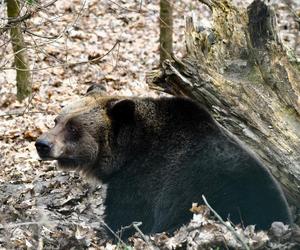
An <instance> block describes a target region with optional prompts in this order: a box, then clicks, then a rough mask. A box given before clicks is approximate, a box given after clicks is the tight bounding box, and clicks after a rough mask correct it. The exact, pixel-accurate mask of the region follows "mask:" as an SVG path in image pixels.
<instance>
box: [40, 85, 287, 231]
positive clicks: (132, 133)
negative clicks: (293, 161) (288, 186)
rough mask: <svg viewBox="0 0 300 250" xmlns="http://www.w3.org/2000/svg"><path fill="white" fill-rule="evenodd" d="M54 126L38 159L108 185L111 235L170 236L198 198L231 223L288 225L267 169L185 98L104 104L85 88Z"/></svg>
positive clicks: (106, 99)
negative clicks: (131, 231) (134, 231)
mask: <svg viewBox="0 0 300 250" xmlns="http://www.w3.org/2000/svg"><path fill="white" fill-rule="evenodd" d="M55 123H56V125H55V127H54V128H52V129H50V130H49V131H48V132H46V133H44V134H42V135H41V136H40V137H39V138H38V140H37V141H36V148H37V151H38V153H39V155H40V157H41V159H42V160H56V161H57V162H58V165H59V166H60V167H62V168H71V169H78V170H80V171H82V172H84V173H85V174H87V175H90V176H94V177H97V178H99V179H100V180H102V182H104V183H107V185H108V187H107V195H106V199H105V207H106V208H105V214H106V217H105V221H106V223H107V224H108V225H109V226H110V227H111V229H112V230H115V231H117V230H118V229H120V228H121V227H122V226H127V225H130V224H131V223H132V222H134V221H141V222H142V226H141V230H142V231H143V232H144V233H146V234H148V233H156V232H162V231H168V232H172V231H174V230H175V229H178V228H179V227H180V226H182V225H183V224H186V223H188V222H189V220H190V219H191V213H190V212H189V208H190V207H191V205H192V203H193V202H198V203H200V204H201V203H203V201H202V198H201V196H202V195H205V197H206V199H207V200H208V202H209V203H210V205H211V206H212V207H213V208H214V209H215V210H216V211H217V212H218V213H219V214H220V215H221V216H222V217H223V218H224V219H227V218H229V219H230V220H231V221H232V222H233V223H243V225H249V224H255V225H256V226H257V228H259V229H267V228H268V227H269V226H270V225H271V223H272V222H273V221H282V222H284V223H291V216H290V212H289V209H288V205H287V202H286V199H285V197H284V195H283V192H282V190H281V188H280V187H279V185H278V184H277V183H276V181H275V180H274V178H273V177H272V176H271V174H270V173H269V172H268V171H267V169H266V168H265V167H264V166H263V165H262V164H261V163H260V162H259V161H258V160H257V159H256V158H255V157H254V156H253V155H252V154H251V153H250V152H249V151H248V150H246V149H245V148H244V147H243V146H241V144H240V143H239V142H237V141H236V140H235V139H233V138H232V137H231V136H229V135H228V134H227V133H225V132H224V131H223V130H222V129H221V128H220V127H219V126H218V125H217V124H216V122H214V120H213V119H212V117H211V115H210V114H209V113H208V112H207V111H206V110H205V109H204V108H202V107H201V106H199V105H198V104H196V103H195V102H193V101H192V100H190V99H187V98H179V97H164V98H157V99H155V98H135V97H110V96H103V94H102V93H101V91H97V89H91V90H90V91H89V92H88V93H87V95H86V96H84V97H83V98H81V99H80V100H77V101H75V102H73V103H71V104H70V105H68V106H66V107H65V108H63V110H62V112H61V113H60V114H59V115H58V116H57V118H56V119H55ZM126 235H127V236H128V234H126Z"/></svg>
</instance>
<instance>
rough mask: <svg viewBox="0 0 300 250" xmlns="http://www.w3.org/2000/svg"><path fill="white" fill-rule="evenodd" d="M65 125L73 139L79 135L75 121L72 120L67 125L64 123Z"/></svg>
mask: <svg viewBox="0 0 300 250" xmlns="http://www.w3.org/2000/svg"><path fill="white" fill-rule="evenodd" d="M66 127H67V130H68V133H69V135H70V136H71V137H72V138H73V139H75V138H78V137H79V129H78V127H77V126H76V124H75V123H73V122H68V123H67V125H66Z"/></svg>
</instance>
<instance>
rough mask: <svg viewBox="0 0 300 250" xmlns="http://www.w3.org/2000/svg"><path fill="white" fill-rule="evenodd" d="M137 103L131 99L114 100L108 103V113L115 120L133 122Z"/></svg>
mask: <svg viewBox="0 0 300 250" xmlns="http://www.w3.org/2000/svg"><path fill="white" fill-rule="evenodd" d="M134 111H135V103H134V101H133V100H131V99H122V100H114V101H111V102H109V103H108V104H107V114H108V115H109V116H110V117H111V118H112V119H113V120H115V121H123V122H133V121H134Z"/></svg>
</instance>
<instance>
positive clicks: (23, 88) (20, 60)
mask: <svg viewBox="0 0 300 250" xmlns="http://www.w3.org/2000/svg"><path fill="white" fill-rule="evenodd" d="M19 14H20V2H19V1H18V0H7V16H8V18H9V19H8V23H10V35H11V42H12V47H13V51H14V56H15V67H16V71H17V79H16V80H17V98H18V100H19V101H22V100H23V99H25V98H26V97H27V96H29V95H30V94H31V82H30V79H31V78H30V71H29V65H28V58H27V53H26V45H25V43H24V38H23V34H22V31H21V27H20V22H16V23H14V22H12V20H14V19H15V18H17V17H18V16H19Z"/></svg>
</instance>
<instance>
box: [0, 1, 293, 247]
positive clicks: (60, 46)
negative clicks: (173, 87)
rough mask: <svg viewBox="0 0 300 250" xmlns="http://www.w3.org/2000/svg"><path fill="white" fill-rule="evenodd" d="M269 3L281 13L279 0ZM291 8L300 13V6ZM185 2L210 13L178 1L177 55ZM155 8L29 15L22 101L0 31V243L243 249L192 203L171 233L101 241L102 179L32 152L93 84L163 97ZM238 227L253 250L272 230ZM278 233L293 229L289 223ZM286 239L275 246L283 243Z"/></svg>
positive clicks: (116, 5)
mask: <svg viewBox="0 0 300 250" xmlns="http://www.w3.org/2000/svg"><path fill="white" fill-rule="evenodd" d="M274 2H275V7H276V6H277V7H278V9H279V10H280V11H281V12H282V10H283V9H284V6H283V5H282V4H281V3H280V2H279V3H277V2H276V1H274ZM276 4H277V5H276ZM27 7H28V6H27ZM296 7H297V8H298V9H297V8H296V9H295V11H297V10H298V11H299V4H298V5H297V6H296ZM24 10H26V5H25V6H24V9H23V11H24ZM191 10H192V11H196V12H197V15H198V16H200V17H201V18H202V19H203V20H208V18H209V16H210V12H209V10H208V8H206V7H205V6H203V5H199V4H198V3H197V2H193V1H184V3H183V2H179V1H178V2H176V3H174V52H175V55H176V56H177V57H179V58H180V57H181V56H183V55H185V54H186V52H185V45H184V42H183V41H184V16H185V15H186V13H188V12H190V11H191ZM0 13H1V14H0V19H1V22H0V25H1V26H2V25H4V24H5V21H3V20H6V19H5V8H4V6H3V5H2V6H1V7H0ZM22 13H23V12H22ZM281 15H287V14H286V12H285V13H284V12H283V14H281ZM158 16H159V1H149V0H147V1H134V0H129V1H111V0H105V1H96V0H90V1H85V0H82V1H81V0H73V1H72V2H71V1H61V0H59V1H56V2H55V3H54V4H53V5H51V6H50V7H48V8H47V9H46V10H44V11H40V12H38V13H36V14H35V15H34V16H33V17H32V18H31V19H30V20H27V21H26V30H27V31H29V32H30V33H28V32H27V33H26V30H25V31H24V36H25V40H26V43H27V45H28V56H29V62H30V67H31V69H32V89H33V94H32V96H31V97H29V98H27V99H26V100H25V102H24V103H19V102H18V101H17V100H16V97H15V94H16V88H15V86H16V82H15V76H16V73H15V70H14V69H13V54H12V48H11V45H10V43H9V36H8V33H4V34H2V35H1V43H2V42H3V46H1V47H0V50H1V54H2V55H3V56H2V57H1V58H0V69H1V70H0V121H1V126H0V164H1V169H0V201H1V203H0V214H1V215H0V247H1V248H3V249H122V248H123V249H131V248H130V246H129V244H131V246H132V247H133V248H135V249H157V248H159V249H199V247H200V249H208V248H209V247H208V245H209V242H210V244H211V242H214V243H213V244H215V246H216V247H217V246H219V245H222V244H223V245H224V244H225V246H228V247H229V248H230V247H236V249H238V248H240V242H238V241H237V240H236V239H235V238H234V237H233V236H232V235H231V232H230V231H228V230H226V228H225V227H224V225H222V224H221V223H219V222H214V221H212V220H211V216H209V213H201V211H202V209H200V210H199V211H198V210H197V209H196V211H194V212H195V215H194V219H193V220H192V222H191V223H190V224H189V225H187V226H184V227H183V228H181V229H180V230H179V231H178V232H177V233H176V235H175V236H174V237H171V236H169V235H167V234H165V233H162V234H157V235H155V236H151V237H150V238H148V240H145V238H144V237H141V235H138V234H137V235H136V237H133V238H131V239H130V241H129V243H128V245H127V246H122V244H120V243H119V244H117V245H114V244H112V243H108V242H105V240H104V239H103V237H102V236H103V231H102V227H103V225H102V224H101V223H102V220H103V213H104V208H103V199H104V196H105V186H104V185H102V184H101V183H99V182H96V181H91V180H86V179H85V178H84V177H81V176H80V175H79V174H77V173H75V172H72V171H71V172H67V173H65V172H63V171H61V170H60V169H58V168H57V167H56V166H55V164H54V163H48V162H43V163H42V162H40V161H39V159H38V156H37V154H36V151H35V147H34V141H35V140H36V138H37V137H38V136H39V135H40V134H41V133H42V132H43V131H46V130H47V129H49V128H51V127H52V126H53V124H54V123H53V120H54V117H55V115H56V114H57V113H58V112H59V111H60V109H61V107H62V106H64V105H65V104H66V103H68V102H69V101H70V100H72V99H74V98H76V96H79V95H83V94H84V93H85V91H86V89H87V88H88V87H89V85H90V84H92V83H98V84H102V85H104V86H105V87H106V89H107V92H108V94H109V95H129V96H132V95H137V96H158V95H160V93H158V92H157V91H155V90H152V89H150V88H149V86H148V85H146V84H145V82H146V80H145V78H146V76H145V75H146V73H147V72H148V71H150V70H151V69H153V68H155V67H157V65H158V64H159V51H158V48H159V44H158V41H159V25H158ZM175 17H176V18H175ZM285 17H286V16H285ZM289 18H291V17H289ZM282 20H283V21H282ZM286 20H288V18H285V19H281V20H280V25H281V26H280V27H282V28H281V30H284V32H283V36H284V40H285V41H287V42H289V41H291V46H293V45H294V44H293V43H292V42H293V41H295V35H294V30H293V29H295V28H297V26H295V27H294V26H293V25H294V22H288V21H286ZM286 26H288V29H285V27H286ZM290 26H291V27H290ZM287 30H292V31H291V32H290V33H288V31H287ZM33 34H34V35H33ZM48 38H50V39H48ZM108 52H109V53H108ZM88 61H90V62H89V63H87V62H88ZM275 228H282V226H281V227H280V226H278V225H277V227H275ZM200 229H201V230H200ZM236 230H238V231H239V232H240V233H242V234H244V235H245V236H247V237H248V238H247V239H248V243H249V245H251V246H252V247H253V249H254V248H256V249H264V248H262V247H265V246H267V244H269V243H268V242H269V238H272V234H269V235H268V234H267V233H265V232H258V233H256V232H254V229H253V228H251V227H250V228H246V230H244V231H243V230H242V229H241V228H239V227H237V228H236ZM276 230H277V231H276ZM276 230H275V232H278V231H280V230H279V229H276ZM280 232H282V233H281V235H286V234H289V235H291V229H287V228H283V229H282V230H281V231H280ZM270 235H271V236H270ZM275 235H278V233H277V234H276V233H275ZM279 235H280V233H279ZM273 238H274V237H273ZM277 238H278V237H277ZM279 238H280V237H279ZM279 238H278V239H279ZM287 238H288V237H287ZM286 241H287V240H286ZM286 241H285V242H286ZM285 242H284V241H283V242H281V240H277V241H276V240H275V243H272V244H273V246H275V247H278V248H277V249H280V247H281V246H283V245H280V244H285ZM274 244H275V245H274ZM293 244H294V243H291V244H290V245H289V246H290V247H291V248H290V249H292V247H293V246H294V245H293ZM269 245H270V244H269ZM273 249H275V248H273Z"/></svg>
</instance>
